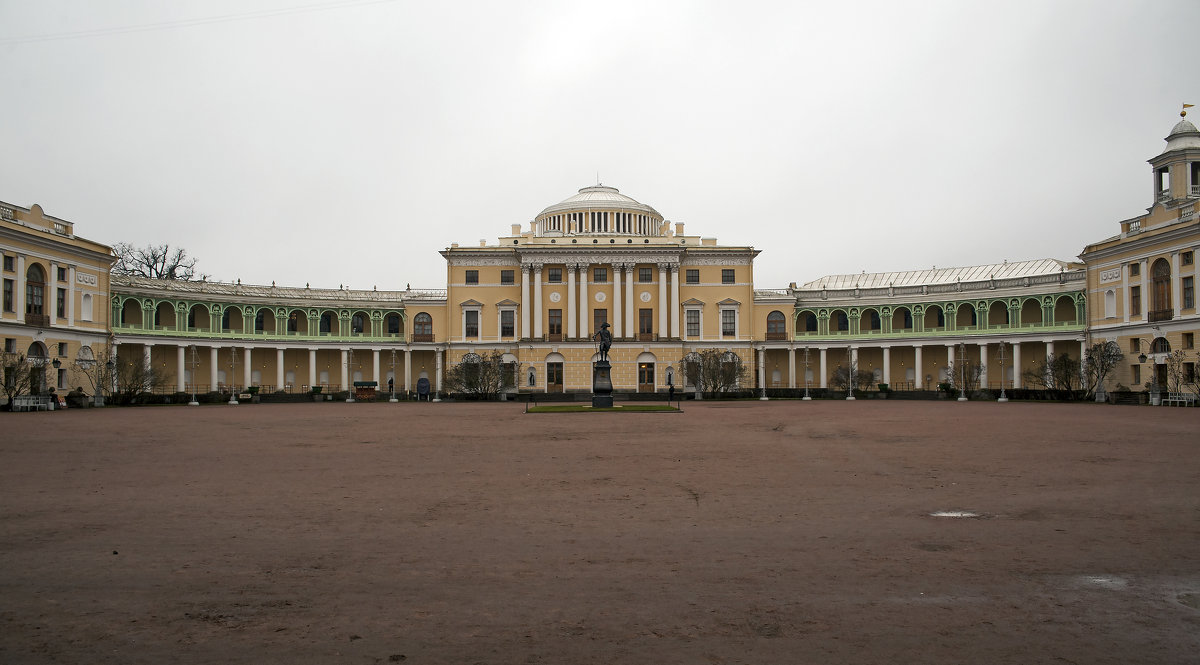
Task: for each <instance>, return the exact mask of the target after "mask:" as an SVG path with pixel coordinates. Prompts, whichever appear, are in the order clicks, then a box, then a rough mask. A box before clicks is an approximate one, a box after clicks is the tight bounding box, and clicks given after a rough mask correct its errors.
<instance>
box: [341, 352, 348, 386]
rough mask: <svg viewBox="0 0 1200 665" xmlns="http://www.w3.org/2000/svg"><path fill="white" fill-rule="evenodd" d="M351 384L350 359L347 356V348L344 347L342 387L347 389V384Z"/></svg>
mask: <svg viewBox="0 0 1200 665" xmlns="http://www.w3.org/2000/svg"><path fill="white" fill-rule="evenodd" d="M348 385H350V359H349V358H348V357H347V350H346V349H342V385H341V389H342V390H345V389H346V386H348Z"/></svg>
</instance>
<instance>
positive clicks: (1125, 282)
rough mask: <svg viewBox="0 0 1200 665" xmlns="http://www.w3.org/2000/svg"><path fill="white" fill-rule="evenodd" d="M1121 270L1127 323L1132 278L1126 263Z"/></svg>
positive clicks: (1127, 321) (1126, 321) (1127, 320)
mask: <svg viewBox="0 0 1200 665" xmlns="http://www.w3.org/2000/svg"><path fill="white" fill-rule="evenodd" d="M1130 265H1133V264H1130ZM1121 272H1122V273H1124V274H1123V277H1124V279H1123V280H1121V282H1122V286H1123V287H1124V288H1122V289H1121V291H1122V292H1123V293H1122V297H1123V298H1124V300H1125V308H1124V312H1125V323H1129V287H1130V286H1131V285H1132V283H1133V280H1131V279H1130V274H1129V266H1128V265H1126V266H1121ZM1014 374H1015V373H1014Z"/></svg>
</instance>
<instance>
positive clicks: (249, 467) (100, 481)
mask: <svg viewBox="0 0 1200 665" xmlns="http://www.w3.org/2000/svg"><path fill="white" fill-rule="evenodd" d="M684 409H685V412H684V413H681V414H672V413H583V414H524V413H522V407H521V405H519V404H512V403H494V404H456V403H442V404H341V403H332V404H286V405H267V404H263V405H243V406H237V407H231V406H225V405H219V406H218V405H214V406H203V407H197V408H187V407H145V408H126V409H115V408H110V409H92V410H68V411H65V412H54V413H15V414H14V413H4V414H0V662H3V663H51V662H53V663H147V664H150V663H153V664H156V665H158V664H162V663H230V662H236V663H362V664H371V663H395V662H404V663H406V664H413V663H416V664H425V663H489V664H500V663H680V664H685V663H686V664H693V663H748V664H749V663H754V664H761V663H882V662H901V663H918V662H919V663H947V664H949V663H1020V664H1028V663H1081V664H1083V663H1088V664H1095V663H1114V664H1116V663H1122V664H1124V663H1195V662H1197V659H1198V658H1200V656H1198V655H1197V654H1200V455H1198V452H1200V410H1198V409H1169V408H1151V407H1114V406H1104V405H1094V404H1039V403H1030V404H1025V403H1009V404H996V403H975V402H971V403H966V404H959V403H956V402H901V401H858V402H851V403H847V402H832V401H831V402H822V401H814V402H809V403H804V402H797V401H791V402H783V401H781V402H700V403H686V404H685V405H684ZM938 512H943V513H948V515H947V516H934V513H938Z"/></svg>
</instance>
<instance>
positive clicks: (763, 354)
mask: <svg viewBox="0 0 1200 665" xmlns="http://www.w3.org/2000/svg"><path fill="white" fill-rule="evenodd" d="M758 394H759V399H767V350H766V349H759V350H758Z"/></svg>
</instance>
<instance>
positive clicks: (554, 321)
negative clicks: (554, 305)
mask: <svg viewBox="0 0 1200 665" xmlns="http://www.w3.org/2000/svg"><path fill="white" fill-rule="evenodd" d="M549 332H550V334H551V335H558V336H560V337H561V336H562V310H561V309H552V310H550V330H549Z"/></svg>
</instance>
